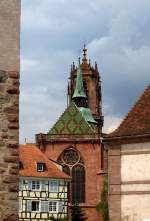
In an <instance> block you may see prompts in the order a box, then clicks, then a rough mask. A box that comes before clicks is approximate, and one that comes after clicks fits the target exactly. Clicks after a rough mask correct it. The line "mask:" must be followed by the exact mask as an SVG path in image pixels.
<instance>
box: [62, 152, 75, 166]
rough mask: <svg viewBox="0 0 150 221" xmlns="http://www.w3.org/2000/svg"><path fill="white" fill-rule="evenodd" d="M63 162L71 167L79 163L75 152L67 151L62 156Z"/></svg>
mask: <svg viewBox="0 0 150 221" xmlns="http://www.w3.org/2000/svg"><path fill="white" fill-rule="evenodd" d="M63 161H64V162H65V163H66V164H68V165H73V164H75V163H77V162H78V161H79V155H78V153H77V152H76V151H75V150H73V149H68V150H66V151H65V152H64V154H63Z"/></svg>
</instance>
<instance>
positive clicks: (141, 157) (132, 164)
mask: <svg viewBox="0 0 150 221" xmlns="http://www.w3.org/2000/svg"><path fill="white" fill-rule="evenodd" d="M133 150H136V151H137V150H139V151H142V150H143V151H145V150H149V151H150V143H145V144H144V143H141V144H128V145H122V147H121V151H122V153H123V152H124V151H128V152H130V151H133ZM137 180H139V181H142V180H150V153H149V154H133V155H132V154H131V155H122V156H121V181H137Z"/></svg>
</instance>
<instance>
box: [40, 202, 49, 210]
mask: <svg viewBox="0 0 150 221" xmlns="http://www.w3.org/2000/svg"><path fill="white" fill-rule="evenodd" d="M41 212H48V201H41Z"/></svg>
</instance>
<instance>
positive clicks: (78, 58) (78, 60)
mask: <svg viewBox="0 0 150 221" xmlns="http://www.w3.org/2000/svg"><path fill="white" fill-rule="evenodd" d="M78 61H79V66H80V57H79V58H78Z"/></svg>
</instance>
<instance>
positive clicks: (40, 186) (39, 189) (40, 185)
mask: <svg viewBox="0 0 150 221" xmlns="http://www.w3.org/2000/svg"><path fill="white" fill-rule="evenodd" d="M33 182H39V188H38V189H37V188H35V189H33ZM34 185H35V187H37V186H36V185H37V184H34ZM41 188H42V184H41V180H31V190H32V191H41Z"/></svg>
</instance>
